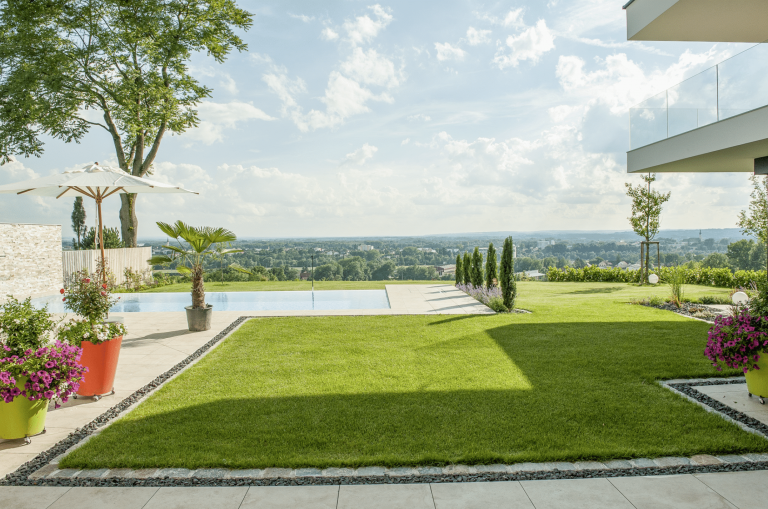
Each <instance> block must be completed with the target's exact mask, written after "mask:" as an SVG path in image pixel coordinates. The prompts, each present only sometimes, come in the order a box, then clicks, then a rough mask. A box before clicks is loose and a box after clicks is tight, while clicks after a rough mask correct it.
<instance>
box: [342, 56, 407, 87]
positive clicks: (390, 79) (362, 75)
mask: <svg viewBox="0 0 768 509" xmlns="http://www.w3.org/2000/svg"><path fill="white" fill-rule="evenodd" d="M341 70H342V72H344V74H346V75H347V76H349V77H350V78H352V79H354V80H356V81H358V82H360V83H365V84H367V85H378V86H381V87H387V88H391V87H396V86H397V85H399V84H400V80H399V79H398V76H397V73H396V72H395V65H394V64H393V63H392V61H391V60H389V59H388V58H386V57H384V56H383V55H380V54H379V53H377V52H376V50H375V49H369V50H368V51H363V50H362V49H361V48H354V49H353V50H352V54H351V55H350V56H349V58H347V59H346V60H345V61H344V62H342V63H341Z"/></svg>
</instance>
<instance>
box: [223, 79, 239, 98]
mask: <svg viewBox="0 0 768 509" xmlns="http://www.w3.org/2000/svg"><path fill="white" fill-rule="evenodd" d="M222 78H223V79H222V80H221V81H220V82H219V85H220V86H221V88H223V89H224V90H226V91H227V92H228V93H230V94H232V95H237V93H238V89H237V83H236V82H235V80H233V79H232V76H230V75H229V74H225V75H224V76H222Z"/></svg>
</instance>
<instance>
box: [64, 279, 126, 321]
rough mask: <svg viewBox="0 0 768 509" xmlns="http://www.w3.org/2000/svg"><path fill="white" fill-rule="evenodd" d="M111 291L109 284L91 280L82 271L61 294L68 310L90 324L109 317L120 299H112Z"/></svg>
mask: <svg viewBox="0 0 768 509" xmlns="http://www.w3.org/2000/svg"><path fill="white" fill-rule="evenodd" d="M94 277H95V276H94ZM110 290H111V288H110V286H109V285H108V284H106V283H101V282H99V281H97V280H96V279H91V277H90V276H89V274H88V271H86V270H82V271H80V272H77V273H76V274H75V275H74V276H73V277H72V281H71V282H70V284H69V286H68V287H67V288H66V289H63V288H62V290H61V293H62V294H63V295H64V298H63V299H62V300H63V301H64V305H65V306H66V308H67V309H69V310H70V311H72V312H74V313H77V314H78V315H80V316H82V317H83V318H85V319H86V320H88V321H89V322H90V323H97V322H102V321H103V320H104V319H105V318H106V317H107V314H108V313H109V308H110V307H112V305H113V304H114V303H115V302H117V301H118V299H119V297H118V298H114V297H112V296H111V295H110Z"/></svg>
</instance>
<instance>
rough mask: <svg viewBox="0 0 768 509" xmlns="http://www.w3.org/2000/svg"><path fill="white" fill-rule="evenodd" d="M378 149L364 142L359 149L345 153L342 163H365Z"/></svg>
mask: <svg viewBox="0 0 768 509" xmlns="http://www.w3.org/2000/svg"><path fill="white" fill-rule="evenodd" d="M378 150H379V149H378V148H376V147H374V146H373V145H369V144H367V143H366V144H364V145H363V146H362V147H360V148H359V149H357V150H355V151H354V152H350V153H349V154H347V156H346V158H345V159H344V162H343V163H342V164H346V163H352V164H357V165H363V164H365V162H366V161H368V160H369V159H371V158H372V157H373V155H374V154H375V153H376V152H377V151H378Z"/></svg>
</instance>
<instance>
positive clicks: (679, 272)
mask: <svg viewBox="0 0 768 509" xmlns="http://www.w3.org/2000/svg"><path fill="white" fill-rule="evenodd" d="M686 272H687V269H686V268H685V267H681V266H679V265H678V266H677V267H670V270H669V271H668V275H667V284H669V289H670V290H671V291H672V301H673V302H674V303H675V304H677V305H678V306H679V305H680V303H681V302H682V301H683V285H684V284H685V278H686Z"/></svg>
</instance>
